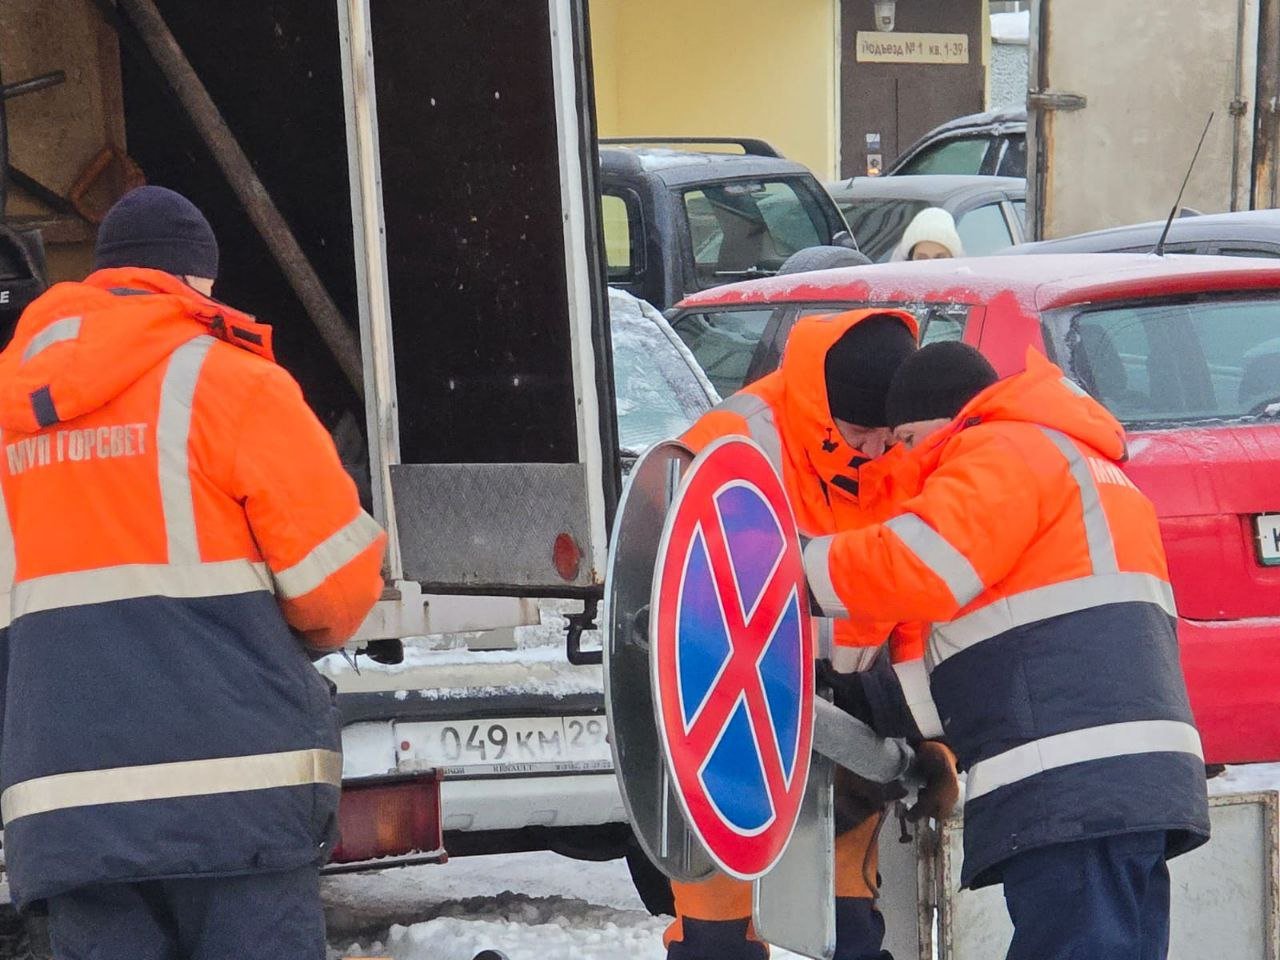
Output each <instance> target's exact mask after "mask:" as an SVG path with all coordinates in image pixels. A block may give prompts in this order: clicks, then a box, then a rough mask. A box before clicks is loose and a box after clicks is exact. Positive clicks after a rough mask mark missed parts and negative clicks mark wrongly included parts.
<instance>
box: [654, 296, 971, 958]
mask: <svg viewBox="0 0 1280 960" xmlns="http://www.w3.org/2000/svg"><path fill="white" fill-rule="evenodd" d="M916 337H917V325H916V320H915V318H914V317H913V316H912V315H911V314H909V313H905V312H898V311H883V310H854V311H851V312H848V313H842V314H839V315H836V316H819V317H808V318H805V319H802V320H800V321H799V322H798V323H797V324H796V326H795V328H794V330H793V331H792V333H791V335H790V337H789V339H788V341H787V346H786V350H785V353H784V355H783V358H782V363H781V366H780V367H779V369H778V370H777V371H775V372H774V373H772V374H769V375H768V376H766V377H764V378H762V379H761V380H759V381H757V382H756V383H754V384H752V385H750V386H748V387H746V388H745V389H743V390H741V391H739V392H738V393H736V394H734V395H733V396H732V397H730V398H729V399H728V400H726V401H724V402H723V403H721V404H720V405H719V406H717V407H716V408H714V409H713V410H711V411H710V412H709V413H707V414H706V415H704V416H703V417H702V418H701V419H700V420H699V421H698V422H697V423H696V424H694V426H693V427H691V428H690V429H689V431H688V432H687V433H686V434H685V435H684V437H683V438H682V439H683V441H684V442H685V443H686V444H687V445H688V446H690V447H691V448H692V449H693V450H695V451H697V450H701V449H703V448H704V447H706V446H708V445H709V444H710V443H711V442H713V441H714V440H716V439H717V438H719V437H723V436H727V435H742V436H748V437H751V438H752V439H753V440H755V441H756V442H757V443H758V444H759V445H760V446H761V447H762V448H763V449H764V451H765V452H766V454H768V456H769V459H770V460H771V461H772V462H773V464H774V467H775V468H776V469H777V471H778V473H779V475H780V477H781V478H782V481H783V486H784V487H785V489H786V490H787V493H788V497H789V499H790V502H791V505H792V508H793V510H794V512H795V516H796V522H797V524H798V526H799V529H800V532H801V534H802V535H804V536H815V535H817V534H820V533H831V532H834V531H836V530H840V529H846V528H856V527H860V526H865V525H866V524H868V523H871V522H873V521H874V520H877V519H883V518H886V517H888V516H890V515H891V513H892V507H891V503H892V499H893V497H894V490H895V489H896V487H895V485H896V484H900V483H901V481H900V480H899V474H897V473H895V472H894V471H892V470H891V469H889V468H888V467H887V466H886V464H888V463H890V462H891V461H893V460H894V459H895V458H894V457H893V456H892V455H890V456H888V457H882V455H883V454H885V452H886V450H887V449H888V446H889V441H890V434H889V431H888V429H887V428H886V426H885V424H886V421H885V410H884V401H885V394H886V392H887V390H888V386H889V381H890V378H891V377H892V376H893V373H894V372H895V371H896V370H897V368H898V366H899V365H900V364H901V363H902V362H903V361H904V360H906V359H907V357H909V356H910V355H911V354H912V353H913V352H914V351H915V349H916ZM876 458H882V459H876ZM896 623H897V621H896V620H888V621H885V622H883V623H875V624H873V623H864V624H854V623H850V622H840V623H836V624H834V629H832V628H833V625H832V624H831V623H830V622H827V623H826V624H824V625H823V627H824V628H825V629H826V631H827V632H828V633H829V634H832V635H833V636H832V639H833V640H834V647H833V648H832V649H831V650H830V651H829V652H827V653H824V656H830V657H831V660H832V661H833V663H834V667H835V670H836V671H837V672H839V673H845V674H847V673H850V672H852V671H855V670H858V669H861V668H864V667H866V666H867V665H869V663H870V662H871V660H872V659H873V658H874V656H875V655H876V654H877V653H878V652H879V650H880V648H881V647H882V646H883V645H884V644H885V643H886V641H889V642H890V644H891V647H892V654H893V657H892V659H893V660H894V661H898V662H902V663H910V662H912V661H914V662H915V663H917V664H919V663H920V657H921V655H922V653H923V639H922V635H921V631H920V629H919V627H917V628H915V629H911V628H899V629H896V630H895V624H896ZM826 645H827V646H830V643H828V644H826ZM820 646H822V644H820ZM908 672H909V673H911V674H913V675H914V673H916V672H917V671H911V670H909V671H908ZM920 675H921V676H923V674H922V672H921V673H920ZM908 685H909V681H908ZM933 750H934V751H935V752H941V751H942V748H940V747H937V746H936V745H935V746H934V747H933ZM943 774H944V776H943V778H942V779H943V780H944V781H945V782H944V783H943V784H942V785H941V787H940V789H941V792H942V793H943V794H945V793H946V792H947V791H948V790H953V789H954V770H953V769H952V768H950V767H948V766H947V765H946V764H945V762H944V764H943ZM952 802H954V799H953V800H952ZM838 807H839V808H841V809H844V810H847V811H848V812H849V815H848V816H844V817H841V818H840V819H841V820H842V822H841V824H840V826H841V827H845V828H846V829H844V830H843V831H842V832H841V833H840V835H839V836H838V838H837V841H836V897H837V899H836V913H837V927H838V947H837V953H836V956H837V958H838V960H878V958H880V957H882V956H887V955H885V954H883V953H882V943H883V939H884V920H883V918H882V917H881V916H880V913H879V911H878V910H877V909H876V903H875V898H876V885H877V849H876V841H877V838H878V835H879V830H880V825H881V822H882V820H883V815H884V804H883V802H879V803H876V802H871V803H867V802H865V801H861V802H860V801H859V800H858V798H854V797H851V796H849V795H847V794H845V795H842V796H841V797H840V798H839V800H838ZM672 886H673V890H674V893H675V904H676V913H677V917H676V920H675V922H674V923H673V924H672V925H671V926H670V927H669V928H668V930H667V932H666V937H665V941H666V944H667V950H668V953H667V956H668V958H669V960H738V958H743V960H750V958H758V957H765V956H767V955H768V948H767V947H766V946H765V945H764V944H763V943H761V942H759V941H758V940H757V939H756V938H755V936H754V933H753V932H752V931H751V928H750V923H751V884H749V883H747V882H744V881H741V880H735V879H733V878H730V877H728V876H724V875H716V876H715V877H713V878H712V879H710V880H707V881H704V882H702V883H695V884H686V883H674V884H673V885H672Z"/></svg>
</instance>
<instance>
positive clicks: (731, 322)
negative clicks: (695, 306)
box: [671, 307, 773, 397]
mask: <svg viewBox="0 0 1280 960" xmlns="http://www.w3.org/2000/svg"><path fill="white" fill-rule="evenodd" d="M771 316H773V308H772V307H764V308H755V309H746V310H708V311H706V312H704V313H686V314H684V315H683V316H680V317H677V318H676V319H675V320H674V321H672V324H671V326H672V328H673V329H674V330H675V332H676V333H677V334H678V335H679V337H680V339H681V340H683V341H684V343H685V346H687V347H688V348H689V350H690V351H691V352H692V353H693V355H694V357H695V358H696V359H697V361H698V363H699V364H700V365H701V366H702V369H703V370H704V371H706V374H707V376H708V377H709V378H710V379H711V382H712V383H713V384H714V385H715V388H716V390H717V391H719V393H720V395H721V396H722V397H727V396H729V394H731V393H733V392H734V391H735V390H740V389H741V388H742V387H743V386H744V385H745V384H746V382H747V376H748V374H749V373H750V371H751V364H752V361H753V360H754V358H755V355H756V347H757V345H758V344H759V343H760V340H761V338H762V337H763V336H764V331H765V327H766V326H767V325H768V323H769V318H770V317H771Z"/></svg>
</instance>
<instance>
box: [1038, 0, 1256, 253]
mask: <svg viewBox="0 0 1280 960" xmlns="http://www.w3.org/2000/svg"><path fill="white" fill-rule="evenodd" d="M1278 62H1280V2H1278V0H1200V2H1197V3H1193V4H1185V3H1165V4H1160V3H1149V4H1126V3H1113V2H1108V0H1036V2H1035V3H1034V4H1033V6H1032V15H1031V65H1030V84H1031V89H1030V91H1029V93H1028V98H1027V106H1028V108H1029V109H1028V114H1027V117H1028V124H1027V136H1028V145H1029V149H1028V183H1027V199H1028V205H1027V206H1028V220H1029V222H1028V224H1027V226H1028V234H1029V235H1030V236H1031V237H1032V238H1033V239H1036V240H1044V239H1052V238H1056V237H1063V236H1070V235H1073V234H1077V233H1084V232H1087V231H1090V230H1099V229H1103V228H1106V227H1113V226H1120V225H1122V224H1129V223H1139V222H1142V221H1147V220H1157V219H1163V218H1164V217H1166V216H1167V215H1168V213H1169V208H1170V206H1171V205H1172V204H1173V202H1174V199H1175V198H1176V197H1177V194H1178V187H1179V186H1180V184H1181V183H1182V178H1183V177H1184V176H1185V174H1186V170H1187V165H1188V163H1189V162H1190V161H1191V156H1192V153H1193V152H1194V150H1195V147H1196V142H1197V140H1198V139H1199V137H1200V133H1201V130H1202V129H1203V128H1204V124H1205V120H1206V119H1207V118H1208V116H1209V114H1210V112H1213V113H1214V114H1215V118H1214V122H1213V125H1212V127H1211V128H1210V130H1209V133H1208V137H1207V139H1206V140H1205V145H1204V150H1203V152H1202V153H1201V156H1200V159H1199V161H1198V163H1197V165H1196V169H1195V171H1194V173H1193V174H1192V176H1191V182H1190V184H1189V185H1188V187H1187V193H1186V196H1185V198H1184V203H1185V205H1186V206H1187V207H1188V208H1190V209H1193V210H1197V211H1200V212H1204V213H1211V212H1212V213H1216V212H1223V211H1227V210H1248V209H1253V208H1262V207H1274V206H1276V205H1277V201H1278V200H1280V197H1278V196H1277V192H1276V188H1277V184H1276V163H1275V158H1276V151H1277V146H1278V139H1277V119H1278V117H1280V114H1278V113H1277V107H1276V103H1277V100H1276V97H1277V94H1280V89H1277V73H1278V71H1280V67H1277V63H1278Z"/></svg>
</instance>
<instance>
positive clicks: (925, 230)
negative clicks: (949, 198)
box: [892, 207, 964, 261]
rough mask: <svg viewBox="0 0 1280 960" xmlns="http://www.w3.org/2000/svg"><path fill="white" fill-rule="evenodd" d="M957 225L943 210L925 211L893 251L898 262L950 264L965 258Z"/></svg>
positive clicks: (915, 218)
mask: <svg viewBox="0 0 1280 960" xmlns="http://www.w3.org/2000/svg"><path fill="white" fill-rule="evenodd" d="M963 256H964V245H963V244H962V243H961V242H960V234H959V233H957V232H956V221H955V219H954V218H953V217H952V216H951V214H949V213H947V211H945V210H943V209H942V208H941V207H925V209H923V210H921V211H920V212H919V213H917V214H916V215H915V217H914V218H913V219H912V221H911V223H909V224H908V225H907V229H906V232H904V233H903V234H902V239H901V240H900V241H899V242H898V246H897V248H896V249H895V250H894V251H893V258H892V259H894V260H899V261H900V260H948V259H950V258H951V257H963Z"/></svg>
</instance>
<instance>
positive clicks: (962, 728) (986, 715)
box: [806, 354, 1209, 886]
mask: <svg viewBox="0 0 1280 960" xmlns="http://www.w3.org/2000/svg"><path fill="white" fill-rule="evenodd" d="M1123 456H1124V440H1123V431H1122V430H1121V428H1120V425H1119V424H1118V423H1117V422H1116V421H1115V420H1114V418H1112V417H1111V415H1110V414H1108V413H1107V412H1106V411H1105V410H1104V409H1103V408H1102V407H1101V406H1100V405H1098V404H1097V403H1096V402H1094V401H1093V400H1091V399H1089V398H1088V397H1086V396H1083V395H1082V394H1081V392H1080V391H1079V390H1078V388H1075V387H1074V385H1072V384H1070V383H1069V381H1066V380H1065V378H1064V377H1063V375H1062V372H1061V371H1060V370H1058V369H1057V368H1056V367H1054V366H1053V365H1052V364H1051V363H1049V362H1048V361H1047V360H1045V359H1044V358H1043V357H1041V356H1039V355H1038V354H1033V355H1031V356H1030V357H1029V358H1028V370H1027V372H1026V373H1024V374H1021V375H1019V376H1016V377H1013V378H1010V379H1009V380H1006V381H1003V382H1001V383H999V384H996V385H995V386H993V387H992V388H990V389H989V390H987V391H985V392H984V393H983V394H981V395H979V396H978V397H977V398H975V399H974V400H973V401H972V402H971V403H970V404H969V406H967V407H966V408H965V409H964V410H963V411H961V413H960V414H959V416H958V417H957V418H956V420H955V421H954V423H953V424H952V425H951V427H949V428H947V429H946V430H944V431H943V432H941V433H940V434H939V435H937V436H936V437H934V438H931V439H930V440H929V441H927V442H926V445H925V447H924V448H923V449H921V450H918V451H916V459H917V460H918V464H919V466H920V469H921V473H922V476H923V485H922V488H921V492H920V494H919V495H918V496H917V497H915V498H913V499H911V500H908V501H907V502H906V503H905V504H903V506H902V509H901V512H900V513H899V514H898V516H896V517H894V518H893V519H891V520H889V521H888V522H886V523H883V524H881V525H878V526H875V527H871V528H868V529H864V530H860V531H855V532H852V533H847V534H840V535H838V536H835V537H826V538H820V539H818V540H814V541H813V542H812V543H810V544H809V546H808V548H807V551H806V566H807V567H808V569H809V577H810V585H811V587H812V589H813V592H814V595H815V597H816V599H817V600H818V603H819V604H820V605H821V606H822V608H823V609H824V610H825V611H827V612H829V613H830V612H837V613H852V614H855V615H858V616H863V617H871V618H878V619H880V618H888V617H899V618H904V619H906V618H920V619H926V620H930V621H932V622H933V623H934V627H933V632H932V635H931V637H930V639H929V644H928V653H927V656H926V666H927V668H928V670H929V671H930V675H929V680H930V687H931V690H932V694H933V699H934V701H935V702H936V703H937V706H938V710H939V714H940V719H941V722H942V724H943V727H944V728H945V731H946V734H947V739H948V741H949V743H950V744H951V746H952V748H953V749H954V750H955V752H956V754H957V756H958V758H959V760H960V763H961V766H962V768H964V769H967V771H968V782H967V791H966V805H965V864H964V871H963V879H964V882H965V883H966V884H967V885H970V886H982V885H985V884H989V883H995V882H998V881H999V879H1000V869H999V868H1000V865H1001V864H1002V863H1003V862H1004V861H1005V860H1007V859H1008V858H1009V857H1011V856H1013V855H1015V854H1017V853H1020V852H1023V851H1025V850H1029V849H1034V848H1037V847H1042V846H1046V845H1049V844H1054V843H1063V842H1068V841H1072V840H1084V839H1090V838H1094V837H1102V836H1108V835H1112V834H1118V833H1126V832H1135V831H1140V830H1167V831H1169V836H1170V852H1171V853H1175V854H1176V853H1180V852H1183V851H1185V850H1188V849H1191V848H1193V847H1195V846H1197V845H1198V844H1199V843H1201V842H1203V840H1204V839H1205V838H1206V837H1207V835H1208V826H1209V824H1208V807H1207V800H1206V796H1205V786H1204V765H1203V761H1202V757H1201V751H1200V739H1199V735H1198V734H1197V732H1196V729H1195V726H1194V724H1193V721H1192V717H1191V710H1190V707H1189V704H1188V701H1187V694H1186V686H1185V682H1184V680H1183V677H1182V671H1181V666H1180V664H1179V660H1178V646H1177V638H1176V634H1175V631H1174V622H1173V618H1174V616H1175V608H1174V603H1173V593H1172V590H1171V588H1170V586H1169V582H1168V573H1167V570H1166V565H1165V557H1164V549H1163V546H1162V544H1161V541H1160V531H1159V527H1158V524H1157V521H1156V516H1155V510H1154V508H1153V507H1152V505H1151V503H1150V501H1148V500H1147V498H1146V497H1145V496H1143V495H1142V494H1141V493H1140V492H1139V491H1138V490H1137V488H1136V487H1134V486H1133V484H1132V483H1130V482H1129V480H1128V479H1127V478H1126V477H1125V475H1124V473H1123V472H1122V471H1121V470H1120V469H1119V467H1118V466H1117V464H1118V462H1119V461H1120V460H1121V459H1122V458H1123ZM917 682H918V678H917ZM904 686H905V685H904ZM917 693H918V689H917Z"/></svg>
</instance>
